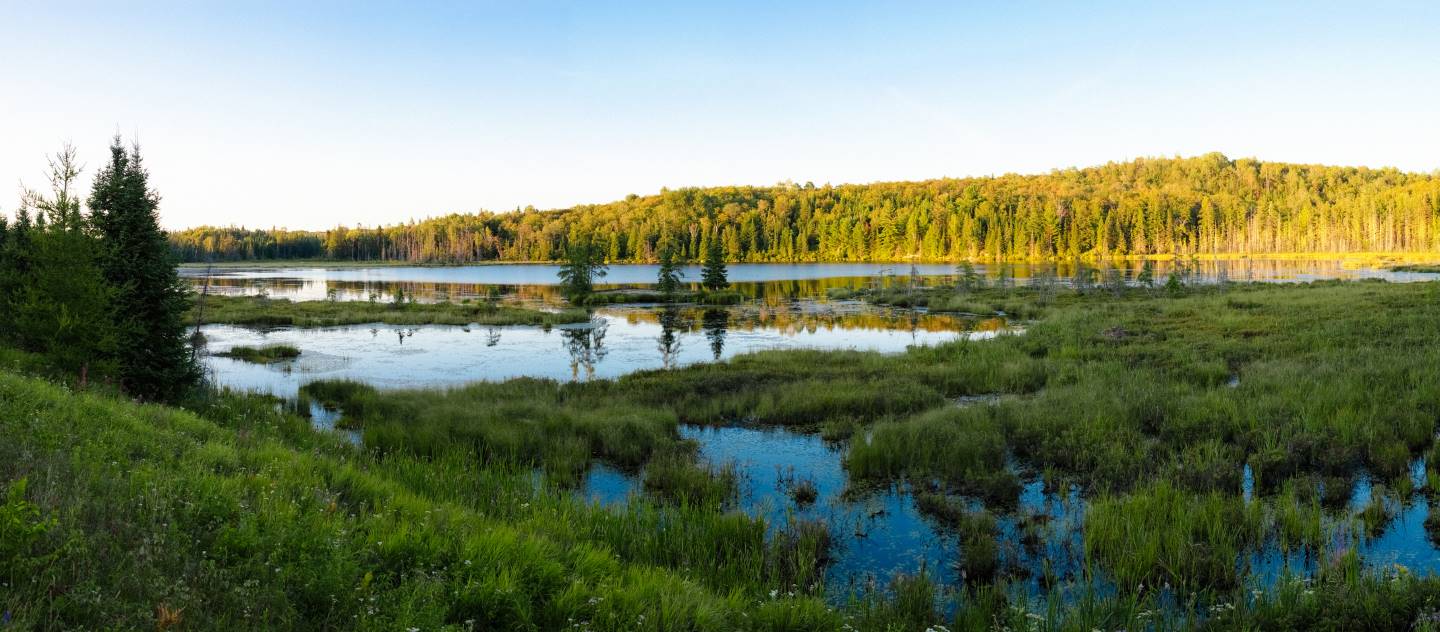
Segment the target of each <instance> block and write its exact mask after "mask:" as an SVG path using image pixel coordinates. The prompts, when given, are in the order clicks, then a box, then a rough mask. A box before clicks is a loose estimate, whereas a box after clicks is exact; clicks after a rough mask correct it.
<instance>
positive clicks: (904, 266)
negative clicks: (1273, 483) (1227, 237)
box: [181, 259, 1435, 302]
mask: <svg viewBox="0 0 1440 632" xmlns="http://www.w3.org/2000/svg"><path fill="white" fill-rule="evenodd" d="M1114 265H1115V266H1116V267H1115V268H1114V269H1115V270H1117V271H1119V272H1120V273H1121V274H1123V275H1124V276H1125V278H1127V279H1130V280H1132V281H1133V279H1134V278H1135V277H1136V275H1137V274H1138V273H1139V271H1140V267H1141V265H1142V264H1141V263H1140V262H1137V261H1123V262H1117V263H1115V264H1114ZM1173 265H1174V264H1172V263H1169V262H1156V264H1155V266H1156V267H1155V270H1156V271H1155V274H1156V276H1157V278H1156V281H1157V283H1158V282H1163V280H1164V278H1165V275H1167V274H1168V273H1169V271H1170V270H1171V269H1172V268H1173ZM559 269H560V267H559V266H558V265H553V264H493V265H468V266H371V267H364V266H359V267H326V266H313V267H312V266H304V267H279V268H272V267H250V268H247V267H228V266H227V267H217V268H214V269H213V270H207V269H206V268H203V267H197V266H187V267H185V268H182V270H181V273H182V275H183V276H185V277H186V278H188V279H190V280H191V281H192V282H193V283H195V284H196V285H201V284H203V281H204V277H205V276H206V275H207V272H208V273H209V274H210V276H211V279H210V283H211V285H210V290H211V291H212V292H216V293H224V294H256V293H260V292H264V293H266V294H269V295H270V296H273V297H276V298H291V299H294V300H319V299H324V298H327V297H328V296H329V295H331V293H332V292H333V294H334V296H335V297H336V298H338V299H341V300H366V299H368V298H370V297H371V296H375V297H378V298H380V299H381V300H383V299H384V298H385V297H388V296H389V295H390V294H391V293H392V292H393V291H394V290H395V289H396V288H400V289H403V290H404V291H405V293H406V295H407V296H415V297H417V298H418V299H419V300H439V299H451V300H459V299H463V298H478V297H487V296H496V295H500V296H507V297H513V298H518V299H522V300H538V301H551V302H553V301H558V300H559V291H558V287H557V286H558V282H557V280H556V273H557V272H558V271H559ZM682 271H683V272H684V277H682V280H684V281H687V282H691V283H693V282H696V281H698V280H699V278H700V269H699V267H698V266H684V267H683V268H682ZM729 271H730V281H731V283H732V284H733V285H734V288H735V289H736V290H738V291H740V292H741V293H742V294H744V295H745V296H747V297H748V298H751V299H757V300H767V299H768V300H777V299H778V300H785V299H793V298H806V297H821V296H824V295H825V292H826V291H827V290H828V289H830V288H858V287H865V286H868V285H876V284H879V285H886V284H892V283H900V282H904V281H907V280H908V278H909V277H910V275H911V274H912V273H914V274H916V275H918V276H919V277H920V278H921V279H924V280H925V281H926V282H932V283H938V282H942V281H943V280H945V279H948V278H953V277H954V275H955V266H954V265H951V264H917V265H915V266H914V268H913V270H912V267H911V265H910V264H908V263H812V264H805V263H736V264H730V266H729ZM976 271H977V272H978V273H979V274H981V275H983V276H985V277H987V278H991V279H994V278H997V277H999V276H1000V275H1001V274H1002V272H1003V273H1005V274H1007V275H1009V276H1011V277H1013V278H1014V280H1015V281H1016V282H1017V283H1022V284H1023V283H1026V282H1028V281H1029V280H1030V279H1032V278H1034V277H1035V276H1037V275H1043V274H1051V275H1054V276H1055V277H1056V278H1058V279H1059V280H1060V281H1061V282H1065V281H1066V280H1068V279H1070V278H1072V277H1073V276H1074V274H1075V267H1074V266H1073V265H1072V264H1068V263H1059V264H1023V263H1022V264H1007V265H1003V266H1002V265H983V264H982V265H977V266H976ZM658 272H659V266H655V265H644V264H617V265H612V266H610V270H609V273H608V274H607V275H606V276H605V278H604V279H602V280H601V283H600V284H599V287H600V288H601V289H606V288H615V287H627V286H629V287H633V286H644V285H650V284H653V283H654V282H655V277H656V275H657V273H658ZM1190 275H1191V276H1192V277H1193V278H1194V280H1196V281H1198V282H1215V281H1218V280H1222V279H1224V280H1229V281H1264V282H1306V281H1317V280H1322V279H1385V280H1387V281H1395V282H1406V281H1423V280H1430V279H1434V278H1435V275H1433V274H1424V273H1413V272H1395V271H1392V270H1388V269H1386V268H1384V267H1381V266H1379V265H1375V264H1373V263H1371V264H1355V263H1353V262H1349V261H1347V260H1342V259H1239V260H1224V261H1200V262H1196V263H1195V265H1194V269H1193V270H1191V271H1190Z"/></svg>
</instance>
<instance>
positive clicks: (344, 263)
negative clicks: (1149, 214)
mask: <svg viewBox="0 0 1440 632" xmlns="http://www.w3.org/2000/svg"><path fill="white" fill-rule="evenodd" d="M1076 260H1078V261H1081V262H1085V263H1106V262H1114V261H1124V262H1135V261H1176V260H1196V261H1246V260H1248V261H1319V260H1337V261H1340V262H1342V263H1343V264H1351V265H1354V264H1360V263H1372V264H1375V265H1376V266H1377V267H1391V266H1396V265H1404V264H1414V263H1440V252H1286V253H1266V254H1247V253H1210V254H1195V255H1175V254H1164V255H1116V256H1107V257H1099V256H1093V255H1092V256H1082V257H1078V258H1074V259H1069V258H1043V259H1008V260H992V259H984V258H977V259H942V260H919V259H916V260H913V261H910V260H900V261H727V262H726V265H807V266H808V265H854V264H862V265H869V264H873V265H908V264H911V263H915V264H922V265H936V264H954V265H958V264H960V263H962V262H965V261H968V262H970V263H973V264H979V265H1003V264H1024V265H1035V264H1044V263H1069V262H1072V261H1076ZM562 263H563V262H562V261H472V262H466V263H443V262H434V261H427V262H411V261H393V260H373V261H348V260H329V259H264V260H247V261H217V262H214V263H204V262H183V263H179V264H177V265H178V267H179V268H180V270H182V271H193V270H204V269H206V268H211V267H213V268H215V269H220V270H243V269H283V268H327V269H351V268H472V267H488V266H529V265H560V264H562ZM609 265H611V266H653V265H656V264H655V263H652V262H643V261H622V262H616V263H611V264H609Z"/></svg>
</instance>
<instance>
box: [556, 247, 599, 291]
mask: <svg viewBox="0 0 1440 632" xmlns="http://www.w3.org/2000/svg"><path fill="white" fill-rule="evenodd" d="M603 257H604V255H603V254H602V253H601V252H600V249H599V248H595V247H594V246H593V245H592V244H590V243H589V242H585V243H575V244H570V246H569V247H568V248H566V249H565V263H563V264H561V266H560V272H559V277H560V283H561V286H562V287H561V292H562V293H564V295H565V298H566V299H568V300H569V301H570V302H571V303H574V304H576V305H580V304H582V303H584V302H585V299H586V298H588V297H589V296H590V295H591V294H593V293H594V292H595V279H599V278H603V277H604V276H605V274H606V273H607V272H608V271H609V266H607V265H605V259H604V258H603Z"/></svg>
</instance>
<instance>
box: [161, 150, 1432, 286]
mask: <svg viewBox="0 0 1440 632" xmlns="http://www.w3.org/2000/svg"><path fill="white" fill-rule="evenodd" d="M716 240H718V242H719V244H720V246H721V248H722V249H723V252H724V254H725V258H726V259H727V260H729V261H752V262H838V261H896V260H905V259H917V258H918V259H920V260H925V261H953V260H960V259H975V260H1002V259H1011V260H1051V259H1072V258H1106V257H1117V256H1132V255H1168V254H1177V253H1179V254H1231V253H1234V254H1279V253H1300V252H1398V251H1426V250H1433V249H1435V248H1437V247H1440V175H1436V174H1416V173H1405V172H1401V171H1398V170H1394V169H1368V168H1354V167H1331V166H1321V165H1301V164H1289V163H1278V162H1262V161H1257V160H1251V159H1237V160H1232V159H1229V158H1227V157H1225V156H1223V155H1221V154H1218V153H1212V154H1207V155H1204V156H1198V157H1194V158H1174V159H1155V158H1144V159H1138V160H1134V161H1130V162H1119V163H1110V164H1106V165H1103V166H1098V167H1090V168H1084V169H1066V170H1062V171H1052V172H1051V173H1048V174H1044V175H1005V176H999V177H986V178H964V179H942V180H928V181H922V182H892V183H876V184H863V185H839V186H828V185H827V186H818V187H817V186H814V185H813V184H810V183H806V184H805V185H796V184H790V183H787V184H782V185H777V186H773V187H750V186H735V187H712V188H685V189H676V190H664V191H662V192H661V193H660V194H658V195H649V196H636V195H631V196H628V197H626V198H625V199H624V200H620V201H616V202H611V203H608V204H598V205H583V206H576V207H574V208H569V209H558V210H546V211H541V210H536V209H533V208H526V209H523V210H520V211H517V212H505V213H495V212H480V213H474V214H453V215H447V216H444V217H438V218H434V219H429V220H425V221H420V222H411V223H408V224H398V225H392V226H383V227H373V228H366V227H359V226H357V227H336V228H333V229H330V230H324V231H294V230H276V229H271V230H257V229H244V228H234V227H231V228H215V227H201V228H194V229H190V230H184V231H178V232H174V233H171V234H170V243H171V247H172V248H173V249H174V250H175V252H176V253H177V254H178V255H179V256H180V257H181V259H182V260H185V261H206V260H211V261H244V260H264V259H311V258H314V259H332V260H355V261H372V260H390V261H408V262H436V263H467V262H479V261H553V260H559V259H562V258H563V257H564V253H565V251H566V249H567V248H568V246H569V245H570V244H571V243H577V242H589V243H592V244H594V246H596V247H598V248H600V249H601V250H602V252H603V254H604V256H605V259H606V260H607V261H611V262H653V261H657V260H658V258H659V255H660V253H661V252H663V251H665V250H667V249H669V250H671V251H672V252H674V253H676V255H677V256H678V257H680V258H682V259H686V260H699V259H701V258H703V257H704V254H705V253H706V251H707V250H708V249H709V248H710V245H711V242H712V241H716Z"/></svg>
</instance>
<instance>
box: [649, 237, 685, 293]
mask: <svg viewBox="0 0 1440 632" xmlns="http://www.w3.org/2000/svg"><path fill="white" fill-rule="evenodd" d="M680 277H681V273H680V266H679V265H677V264H676V263H675V254H674V252H673V251H671V250H670V249H669V248H666V249H664V250H662V251H660V274H659V278H658V279H657V281H656V283H655V287H656V289H657V290H659V291H660V294H662V295H663V296H664V297H665V300H667V301H671V300H674V299H675V294H676V292H679V291H680Z"/></svg>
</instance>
